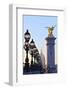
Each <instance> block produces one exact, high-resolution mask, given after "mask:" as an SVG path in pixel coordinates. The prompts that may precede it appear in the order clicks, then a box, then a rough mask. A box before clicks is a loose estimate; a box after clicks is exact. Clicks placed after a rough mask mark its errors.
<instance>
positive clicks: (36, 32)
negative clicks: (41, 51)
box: [24, 15, 57, 48]
mask: <svg viewBox="0 0 68 90" xmlns="http://www.w3.org/2000/svg"><path fill="white" fill-rule="evenodd" d="M52 25H56V27H55V29H54V36H57V35H56V34H57V17H56V16H31V15H29V16H28V15H24V32H26V30H27V29H28V30H29V32H30V33H31V38H33V39H34V41H35V44H36V45H37V46H38V48H41V47H42V43H43V41H44V40H45V38H46V37H47V36H48V29H47V28H45V27H47V26H52Z"/></svg>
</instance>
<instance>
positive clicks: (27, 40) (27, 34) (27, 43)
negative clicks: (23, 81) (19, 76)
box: [24, 29, 31, 72]
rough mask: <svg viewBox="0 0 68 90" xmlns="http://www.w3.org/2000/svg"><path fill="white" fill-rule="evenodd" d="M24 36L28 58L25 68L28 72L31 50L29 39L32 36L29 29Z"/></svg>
mask: <svg viewBox="0 0 68 90" xmlns="http://www.w3.org/2000/svg"><path fill="white" fill-rule="evenodd" d="M24 38H25V45H24V49H25V51H26V58H25V70H26V71H27V72H28V70H29V58H28V51H29V40H30V38H31V35H30V33H29V32H28V29H27V31H26V32H25V34H24Z"/></svg>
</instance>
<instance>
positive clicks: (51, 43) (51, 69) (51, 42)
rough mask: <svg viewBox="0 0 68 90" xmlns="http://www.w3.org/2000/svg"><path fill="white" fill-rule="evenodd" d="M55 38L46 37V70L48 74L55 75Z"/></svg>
mask: <svg viewBox="0 0 68 90" xmlns="http://www.w3.org/2000/svg"><path fill="white" fill-rule="evenodd" d="M55 39H56V38H55V37H54V36H52V37H47V38H46V40H47V70H48V73H56V72H57V65H55Z"/></svg>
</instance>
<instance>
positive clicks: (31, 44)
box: [30, 39, 35, 66]
mask: <svg viewBox="0 0 68 90" xmlns="http://www.w3.org/2000/svg"><path fill="white" fill-rule="evenodd" d="M34 48H35V43H34V41H33V39H32V40H31V42H30V54H31V66H32V65H33V54H34Z"/></svg>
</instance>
